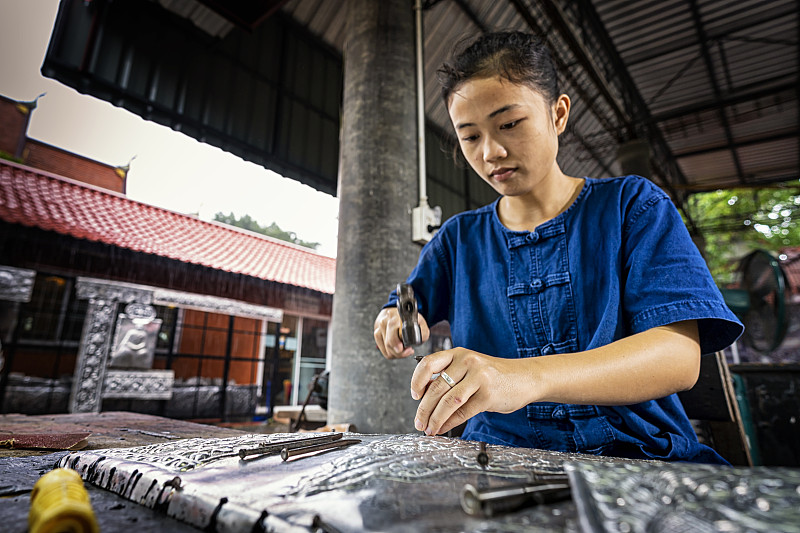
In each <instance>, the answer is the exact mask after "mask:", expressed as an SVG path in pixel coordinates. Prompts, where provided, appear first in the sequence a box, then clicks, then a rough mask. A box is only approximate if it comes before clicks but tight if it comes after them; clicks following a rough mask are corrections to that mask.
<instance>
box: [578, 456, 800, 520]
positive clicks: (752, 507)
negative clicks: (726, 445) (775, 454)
mask: <svg viewBox="0 0 800 533" xmlns="http://www.w3.org/2000/svg"><path fill="white" fill-rule="evenodd" d="M566 469H567V471H568V473H569V477H570V481H571V485H572V493H573V498H574V499H575V500H576V501H577V503H578V509H579V512H580V520H581V525H582V526H583V529H584V531H587V532H595V531H597V532H620V533H629V532H648V533H659V532H664V533H666V532H670V533H681V532H687V533H689V532H691V533H705V532H712V531H725V532H731V533H739V532H741V533H744V532H782V533H800V470H798V469H796V468H776V467H756V468H738V467H736V468H734V467H725V466H715V465H700V464H688V463H655V464H646V463H639V464H634V463H629V464H628V463H624V464H612V463H605V464H603V463H589V462H579V463H577V462H576V463H571V464H569V465H567V466H566Z"/></svg>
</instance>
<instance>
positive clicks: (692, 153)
mask: <svg viewBox="0 0 800 533" xmlns="http://www.w3.org/2000/svg"><path fill="white" fill-rule="evenodd" d="M798 135H800V129H795V130H792V131H787V132H783V133H776V134H775V135H770V136H769V137H757V138H755V139H747V140H745V141H735V142H733V143H732V144H731V143H726V144H723V145H719V146H709V147H706V148H698V149H697V150H689V151H686V152H677V153H676V154H675V157H678V158H684V157H692V156H695V155H703V154H710V153H712V152H721V151H723V150H730V149H731V148H733V149H734V150H735V149H738V148H743V147H745V146H753V145H755V144H763V143H769V142H776V141H784V140H786V139H792V138H795V137H797V136H798Z"/></svg>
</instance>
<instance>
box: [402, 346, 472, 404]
mask: <svg viewBox="0 0 800 533" xmlns="http://www.w3.org/2000/svg"><path fill="white" fill-rule="evenodd" d="M452 362H453V354H452V350H445V351H443V352H436V353H432V354H430V355H426V356H425V357H423V358H422V361H420V362H419V364H417V367H416V368H415V369H414V374H413V375H412V376H411V397H412V398H414V399H415V400H419V399H420V398H422V396H423V395H424V394H425V390H426V389H427V388H428V386H429V385H430V383H431V377H432V376H433V375H434V374H438V373H439V372H441V371H442V370H444V369H445V368H447V367H448V366H449V365H450V363H452ZM450 377H452V378H453V379H456V377H455V376H452V375H451V376H450ZM460 377H462V376H459V378H460ZM439 381H441V382H442V384H443V385H445V386H446V385H447V384H446V383H444V380H439Z"/></svg>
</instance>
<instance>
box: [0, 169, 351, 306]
mask: <svg viewBox="0 0 800 533" xmlns="http://www.w3.org/2000/svg"><path fill="white" fill-rule="evenodd" d="M0 219H2V220H4V221H6V222H10V223H12V224H21V225H24V226H29V227H37V228H41V229H44V230H48V231H55V232H58V233H61V234H63V235H69V236H72V237H76V238H79V239H87V240H90V241H97V242H102V243H105V244H109V245H112V246H118V247H120V248H127V249H129V250H134V251H137V252H143V253H147V254H154V255H158V256H161V257H167V258H170V259H175V260H177V261H182V262H185V263H193V264H196V265H202V266H206V267H210V268H214V269H218V270H224V271H226V272H232V273H236V274H243V275H246V276H252V277H255V278H260V279H263V280H268V281H274V282H276V283H283V284H287V285H294V286H297V287H303V288H306V289H311V290H314V291H318V292H322V293H326V294H333V290H334V285H335V279H336V260H335V259H332V258H330V257H325V256H323V255H320V254H319V253H317V252H315V251H313V250H310V249H308V248H303V247H301V246H297V245H294V244H291V243H288V242H284V241H281V240H278V239H273V238H271V237H266V236H264V235H259V234H257V233H253V232H250V231H246V230H242V229H239V228H234V227H231V226H227V225H224V224H220V223H217V222H205V221H203V220H200V219H198V218H197V217H194V216H189V215H183V214H180V213H176V212H173V211H169V210H166V209H161V208H159V207H155V206H152V205H148V204H144V203H141V202H136V201H134V200H131V199H129V198H126V197H125V196H123V195H121V194H117V193H114V192H111V191H107V190H103V189H101V188H98V187H93V186H90V185H86V184H83V183H80V182H77V181H73V180H70V179H66V178H62V177H60V176H56V175H54V174H49V173H47V172H43V171H40V170H36V169H33V168H30V167H26V166H23V165H17V164H15V163H10V162H8V161H1V160H0Z"/></svg>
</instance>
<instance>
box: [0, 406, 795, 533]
mask: <svg viewBox="0 0 800 533" xmlns="http://www.w3.org/2000/svg"><path fill="white" fill-rule="evenodd" d="M70 416H72V415H70ZM100 416H101V417H103V420H104V422H105V423H108V422H109V419H113V418H114V417H115V416H119V414H114V413H106V414H104V415H100ZM125 416H127V417H128V419H127V420H126V423H125V425H124V426H122V425H115V426H114V428H116V429H115V431H117V435H114V434H111V433H113V432H111V431H109V430H108V425H106V428H105V429H104V430H98V431H99V433H103V435H102V441H97V442H92V441H91V440H90V445H89V447H88V448H87V449H86V450H83V451H78V452H72V453H67V452H60V453H56V454H48V455H43V456H38V457H33V456H28V457H24V458H17V459H2V460H0V465H3V463H2V461H9V463H5V466H4V468H6V469H7V468H8V465H9V464H12V463H13V462H14V461H24V463H17V468H16V469H14V470H13V472H14V475H13V477H14V478H15V483H18V484H19V485H18V487H17V490H18V491H19V493H18V495H16V496H13V497H12V498H8V497H7V498H5V499H3V500H0V512H2V514H3V516H6V515H7V514H8V513H7V509H8V508H10V507H13V508H14V510H15V515H14V516H15V517H16V518H14V519H13V520H12V523H11V525H12V526H13V527H12V529H9V531H15V532H16V531H19V532H20V533H21V532H22V531H24V530H25V529H24V524H22V525H20V524H21V523H20V521H19V516H18V515H20V513H21V512H22V511H23V510H26V501H25V500H26V495H25V494H24V493H23V492H22V491H23V490H24V487H26V486H27V487H30V486H32V483H33V481H35V478H36V477H38V475H39V473H40V471H42V472H43V471H45V470H47V469H49V468H51V467H52V466H53V464H54V463H56V462H59V464H60V465H61V466H67V467H69V468H73V469H75V470H77V471H78V472H79V473H80V474H81V475H82V476H83V478H84V480H86V484H87V487H88V488H89V490H90V496H91V498H92V504H93V506H94V508H95V511H96V513H97V515H98V518H99V519H100V520H101V522H102V524H101V530H102V531H103V532H114V531H123V529H128V530H129V529H130V527H131V526H134V527H136V528H137V529H140V530H154V531H158V530H161V531H167V530H168V531H196V530H197V529H202V530H206V531H229V532H238V531H247V532H249V531H290V532H293V531H297V532H309V531H316V532H320V531H328V532H331V533H335V532H339V531H341V532H344V531H382V532H384V531H385V532H419V531H441V532H446V531H531V530H535V531H567V532H578V531H628V532H630V531H653V532H656V531H733V532H735V531H786V532H788V531H800V526H798V524H800V512H798V509H800V470H797V469H791V468H767V467H757V468H731V467H719V466H711V465H694V464H680V463H672V464H671V463H663V462H657V461H636V460H628V459H619V458H606V457H596V456H586V455H579V454H565V453H558V452H549V451H544V450H532V449H520V448H509V447H504V446H486V447H485V448H484V449H481V447H480V444H479V443H475V442H467V441H461V440H459V439H452V438H447V437H427V436H424V435H419V434H408V435H363V434H355V433H346V434H344V435H341V440H342V441H344V440H357V441H359V442H357V443H351V444H350V445H349V446H347V447H342V448H334V449H328V450H322V451H319V452H315V453H308V454H304V455H298V456H296V457H289V458H288V460H284V459H283V458H282V457H281V456H280V454H278V453H274V450H273V453H265V452H264V451H263V450H266V449H268V448H269V445H271V444H273V445H274V444H275V443H276V442H279V443H286V442H296V441H298V440H305V439H308V438H312V437H316V436H318V435H319V434H297V433H294V434H253V433H244V432H237V431H234V430H230V429H223V428H213V427H210V426H201V427H196V426H199V425H197V424H190V423H187V422H177V421H172V420H165V419H160V420H159V419H158V417H146V418H147V419H144V418H139V421H141V422H142V423H145V422H147V423H148V424H152V423H158V424H159V425H158V427H156V428H153V426H149V425H148V426H147V429H144V428H143V427H141V426H136V425H135V424H133V422H134V421H135V420H134V419H135V418H138V417H144V416H145V415H135V416H134V415H132V414H129V413H125ZM0 424H2V419H0ZM92 425H93V424H92V423H91V422H89V425H88V426H86V427H91V426H92ZM122 427H125V428H127V430H126V431H122V432H120V431H119V429H120V428H122ZM179 427H180V429H178V428H179ZM131 429H137V430H141V432H138V434H137V436H136V437H135V438H136V439H137V440H139V441H142V440H150V442H148V443H146V444H143V443H142V442H137V443H136V444H137V445H136V446H134V447H121V446H114V447H109V446H107V445H108V444H109V443H117V444H119V442H120V441H119V440H118V439H119V438H120V437H119V436H118V435H119V434H120V433H124V434H125V435H124V437H123V438H125V439H126V440H127V439H128V437H129V436H130V435H129V434H130V433H137V432H136V431H133V432H132V431H131ZM192 431H195V432H196V433H194V434H192ZM179 434H180V438H167V437H166V435H169V436H170V437H173V436H178V435H179ZM337 436H339V435H337ZM159 438H160V440H156V439H159ZM100 442H103V443H104V445H105V446H106V447H97V444H99V443H100ZM255 449H260V450H262V451H261V452H259V453H253V454H249V452H253V451H254V450H255ZM248 451H249V452H248ZM481 453H485V454H486V456H485V457H484V458H483V460H481V459H480V454H481ZM243 455H246V456H245V457H243ZM0 468H3V466H0ZM20 468H21V469H24V470H25V471H26V472H28V473H27V474H23V473H22V472H19V471H18V470H20ZM29 469H33V470H30V471H29ZM37 469H38V470H37ZM565 473H566V474H567V477H568V481H569V485H570V487H571V498H570V499H566V500H560V501H553V502H549V503H546V504H541V505H527V506H524V507H522V508H517V509H515V510H513V511H512V512H504V510H503V509H502V508H501V507H502V505H499V506H497V507H495V508H494V511H493V512H492V513H490V515H487V514H486V513H477V514H468V513H467V512H465V509H464V507H463V506H462V497H463V495H464V489H465V487H466V486H467V485H470V486H471V487H473V488H474V489H475V490H477V491H479V492H481V493H485V492H486V491H487V490H489V489H491V488H497V487H506V486H511V485H514V486H518V485H520V484H521V483H526V484H537V483H539V482H542V480H545V481H546V480H548V479H558V478H561V479H563V478H564V474H565ZM0 475H3V478H2V479H4V480H6V479H9V477H8V476H7V475H5V471H3V470H0ZM25 475H27V478H26V477H25ZM16 479H19V481H16ZM3 483H6V482H5V481H4V482H3ZM28 490H29V488H28ZM9 500H11V501H12V505H11V506H9V504H8V501H9ZM133 502H136V503H133ZM122 511H124V512H122ZM7 524H8V522H7ZM190 525H191V526H194V528H197V529H192V528H191V527H190Z"/></svg>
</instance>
